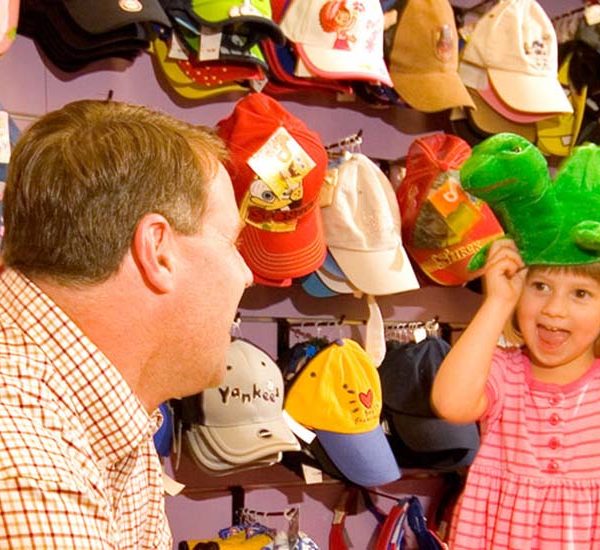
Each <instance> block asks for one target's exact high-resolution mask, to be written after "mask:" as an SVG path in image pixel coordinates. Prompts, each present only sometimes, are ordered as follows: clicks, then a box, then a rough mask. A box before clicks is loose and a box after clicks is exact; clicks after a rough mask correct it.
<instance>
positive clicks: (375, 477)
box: [315, 425, 401, 487]
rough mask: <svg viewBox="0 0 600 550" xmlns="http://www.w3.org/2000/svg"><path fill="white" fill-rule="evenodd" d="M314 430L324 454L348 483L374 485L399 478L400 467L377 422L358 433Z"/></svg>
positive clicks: (365, 485) (364, 485)
mask: <svg viewBox="0 0 600 550" xmlns="http://www.w3.org/2000/svg"><path fill="white" fill-rule="evenodd" d="M315 433H316V434H317V438H318V439H319V443H320V444H321V446H322V447H323V449H324V450H325V452H326V453H327V456H328V457H329V458H330V459H331V461H332V462H333V463H334V464H335V466H336V467H337V468H338V469H339V471H340V472H341V473H342V474H343V475H344V476H345V477H346V478H347V479H349V480H350V481H351V482H352V483H356V484H357V485H361V486H363V487H377V486H379V485H385V484H386V483H391V482H392V481H396V480H397V479H399V478H400V475H401V474H400V469H399V468H398V464H397V463H396V459H395V457H394V454H393V453H392V449H391V448H390V444H389V443H388V441H387V439H386V437H385V434H384V433H383V430H382V428H381V426H379V425H377V427H376V428H375V429H374V430H371V431H370V432H366V433H361V434H342V433H337V432H329V431H324V430H315Z"/></svg>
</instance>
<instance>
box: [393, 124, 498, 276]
mask: <svg viewBox="0 0 600 550" xmlns="http://www.w3.org/2000/svg"><path fill="white" fill-rule="evenodd" d="M470 155H471V147H470V146H469V144H468V143H467V142H466V141H464V140H463V139H461V138H459V137H458V136H454V135H451V134H445V133H437V134H432V135H429V136H425V137H422V138H418V139H416V140H415V141H413V143H412V144H411V145H410V147H409V149H408V154H407V157H406V176H405V177H404V179H403V180H402V182H401V183H400V186H399V187H398V189H397V191H396V196H397V198H398V204H399V206H400V212H401V215H402V242H403V243H404V246H405V248H406V250H407V252H408V254H409V256H410V257H411V258H412V259H413V260H414V261H415V263H416V264H417V265H418V266H419V267H420V268H421V270H422V271H423V272H424V273H425V274H426V275H427V276H428V277H429V278H430V279H432V280H433V281H435V282H436V283H439V284H442V285H461V284H464V283H466V282H467V281H469V280H470V279H472V278H474V276H475V273H473V272H471V271H469V269H468V267H467V266H468V263H469V260H470V259H471V258H472V257H473V255H474V254H476V253H477V252H478V251H479V250H480V249H481V248H482V246H483V245H485V244H487V243H488V242H489V241H491V240H493V239H496V238H498V237H499V236H501V235H503V233H504V232H503V230H502V227H501V226H500V223H499V222H498V220H497V219H496V217H495V216H494V214H493V213H492V211H491V209H490V207H489V206H488V205H487V204H486V203H484V202H483V201H481V200H479V199H477V198H475V197H473V196H472V195H470V194H468V193H467V192H466V191H464V189H463V188H462V186H461V185H460V173H459V172H460V167H461V166H462V164H463V163H464V162H465V161H466V160H467V158H469V156H470Z"/></svg>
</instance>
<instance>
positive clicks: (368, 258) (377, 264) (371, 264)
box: [329, 245, 419, 296]
mask: <svg viewBox="0 0 600 550" xmlns="http://www.w3.org/2000/svg"><path fill="white" fill-rule="evenodd" d="M329 250H330V252H331V253H332V254H333V257H334V259H335V261H336V262H337V263H338V264H339V266H340V267H341V268H342V270H343V272H344V273H345V274H346V276H347V277H348V280H349V281H350V282H351V283H352V284H353V285H354V286H355V287H356V288H358V289H359V290H361V291H362V292H364V293H365V294H371V295H373V296H382V295H386V294H396V293H397V292H406V291H408V290H416V289H418V288H419V282H418V280H417V276H416V275H415V272H414V270H413V268H412V265H411V263H410V260H409V259H408V255H407V254H406V250H404V247H403V246H402V245H400V246H398V247H397V248H393V249H390V250H377V251H362V250H348V249H343V248H337V247H332V246H330V247H329Z"/></svg>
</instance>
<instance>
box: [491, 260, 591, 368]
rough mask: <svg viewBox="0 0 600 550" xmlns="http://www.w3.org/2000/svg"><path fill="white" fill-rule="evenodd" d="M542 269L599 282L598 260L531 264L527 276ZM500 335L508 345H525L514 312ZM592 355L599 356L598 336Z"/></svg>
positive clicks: (542, 270)
mask: <svg viewBox="0 0 600 550" xmlns="http://www.w3.org/2000/svg"><path fill="white" fill-rule="evenodd" d="M544 271H553V272H555V273H556V272H558V273H572V274H575V275H582V276H584V277H591V278H592V279H594V280H596V281H598V282H599V283H600V262H594V263H590V264H580V265H560V266H554V265H552V266H551V265H533V266H530V267H529V270H528V272H527V277H531V275H532V274H535V273H540V272H544ZM502 336H503V337H504V340H505V342H506V343H507V344H508V345H509V346H514V347H521V346H523V345H525V341H524V340H523V336H522V335H521V332H520V330H519V324H518V323H517V318H516V315H515V313H513V314H512V315H511V317H510V319H509V320H508V321H507V323H506V326H505V327H504V330H503V331H502ZM594 355H595V356H596V357H600V338H598V340H596V342H595V344H594Z"/></svg>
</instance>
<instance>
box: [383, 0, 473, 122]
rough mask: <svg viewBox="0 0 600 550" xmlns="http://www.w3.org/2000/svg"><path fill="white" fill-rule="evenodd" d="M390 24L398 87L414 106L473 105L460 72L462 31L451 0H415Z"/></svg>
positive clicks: (391, 62)
mask: <svg viewBox="0 0 600 550" xmlns="http://www.w3.org/2000/svg"><path fill="white" fill-rule="evenodd" d="M397 4H404V8H403V10H402V11H401V13H399V14H398V15H399V19H398V24H397V25H396V26H395V27H394V28H392V29H390V31H389V32H390V34H391V36H392V39H391V40H390V45H389V46H388V47H386V57H387V58H388V64H389V69H390V75H391V77H392V81H393V84H394V88H395V90H396V91H397V92H398V93H399V94H400V96H401V97H402V99H403V100H404V101H406V103H408V104H409V105H410V106H411V107H412V108H413V109H417V110H419V111H423V112H435V111H443V110H446V109H450V108H453V107H462V106H466V107H473V102H472V100H471V98H470V97H469V93H468V92H467V89H466V88H465V86H464V84H463V83H462V81H461V79H460V77H459V75H458V32H457V29H456V23H455V20H454V13H453V11H452V6H451V5H450V2H449V1H448V0H410V1H408V2H397Z"/></svg>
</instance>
